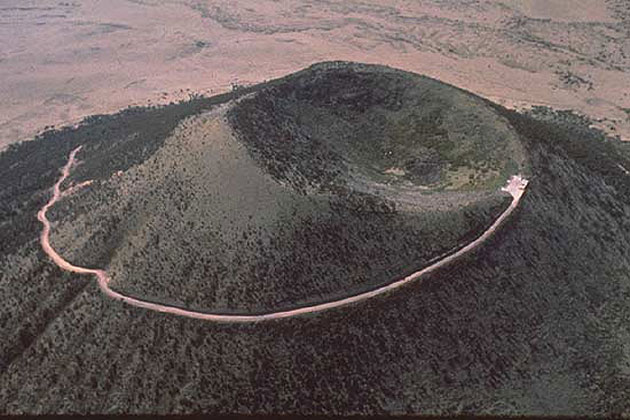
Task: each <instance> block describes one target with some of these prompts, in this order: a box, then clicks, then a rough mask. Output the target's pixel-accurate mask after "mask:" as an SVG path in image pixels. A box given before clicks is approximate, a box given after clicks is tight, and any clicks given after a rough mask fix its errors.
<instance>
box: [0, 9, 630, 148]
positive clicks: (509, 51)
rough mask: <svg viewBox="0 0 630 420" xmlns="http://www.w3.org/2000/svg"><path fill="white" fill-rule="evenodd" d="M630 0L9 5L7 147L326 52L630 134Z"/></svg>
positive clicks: (4, 94) (2, 121)
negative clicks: (564, 112)
mask: <svg viewBox="0 0 630 420" xmlns="http://www.w3.org/2000/svg"><path fill="white" fill-rule="evenodd" d="M629 39H630V8H629V6H628V5H627V3H626V2H625V1H624V0H607V1H595V0H593V1H586V0H557V1H554V2H548V1H544V0H524V1H514V0H504V1H492V2H486V1H458V2H454V1H453V2H451V1H439V0H432V1H390V2H383V1H377V0H348V1H343V2H333V1H308V0H287V1H282V2H276V1H270V0H260V1H245V0H234V1H220V0H210V1H198V0H179V1H174V0H173V1H171V0H109V1H106V2H105V1H96V0H76V1H63V2H59V1H58V0H54V1H52V0H51V1H48V0H41V1H22V0H20V1H18V0H2V1H0V40H2V42H0V80H2V83H0V98H2V101H0V150H1V149H3V148H4V147H6V146H7V145H8V144H10V143H13V142H16V141H20V140H25V139H28V138H31V137H32V136H33V135H35V134H37V133H38V132H40V131H41V130H42V129H44V127H46V126H49V125H52V126H57V127H58V126H61V125H67V124H72V123H75V122H78V121H79V120H81V119H82V118H83V117H85V116H88V115H91V114H95V113H109V112H113V111H116V110H118V109H121V108H125V107H127V106H130V105H147V104H159V103H168V102H170V101H177V100H179V99H183V98H187V97H188V95H189V94H190V93H193V92H194V93H201V94H216V93H219V92H222V91H226V90H229V89H230V88H231V85H232V84H233V83H237V84H253V83H257V82H260V81H263V80H265V79H271V78H275V77H279V76H282V75H285V74H288V73H290V72H293V71H296V70H299V69H301V68H304V67H306V66H308V65H310V64H312V63H314V62H319V61H324V60H351V61H361V62H367V63H378V64H386V65H390V66H394V67H398V68H401V69H405V70H409V71H413V72H417V73H422V74H426V75H428V76H431V77H435V78H439V79H441V80H442V81H445V82H447V83H451V84H455V85H457V86H460V87H462V88H464V89H467V90H470V91H472V92H474V93H477V94H479V95H481V96H483V97H486V98H488V99H491V100H494V101H496V102H499V103H501V104H503V105H506V106H509V107H516V108H521V107H527V106H531V105H546V106H551V107H554V108H557V109H573V110H575V111H577V112H579V113H582V114H584V115H586V116H588V117H590V118H591V119H592V120H594V121H597V125H598V126H599V127H602V128H604V129H605V130H606V131H607V132H608V133H610V134H617V135H619V136H620V137H621V138H622V139H626V140H628V139H630V116H629V115H630V114H629V112H630V89H628V86H630V72H629V69H630V41H629Z"/></svg>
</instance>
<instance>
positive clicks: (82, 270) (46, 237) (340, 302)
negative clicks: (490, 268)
mask: <svg viewBox="0 0 630 420" xmlns="http://www.w3.org/2000/svg"><path fill="white" fill-rule="evenodd" d="M81 147H82V146H79V147H77V148H76V149H74V150H73V151H72V152H71V153H70V156H69V157H68V162H67V163H66V165H65V166H64V167H63V169H62V171H61V172H62V173H61V177H60V178H59V180H58V181H57V183H56V184H55V185H54V187H53V195H52V197H51V198H50V200H49V201H48V202H47V203H46V204H45V205H44V207H42V208H41V209H40V210H39V212H38V213H37V219H38V220H39V221H40V222H41V223H42V224H43V225H44V228H43V230H42V234H41V244H42V248H43V250H44V252H46V254H48V256H49V257H50V258H51V259H52V260H53V262H54V263H55V264H57V266H59V268H61V269H63V270H66V271H70V272H73V273H78V274H92V275H95V276H96V278H97V280H98V285H99V287H100V289H101V291H102V292H103V293H104V294H105V295H107V296H109V297H110V298H113V299H117V300H121V301H123V302H124V303H127V304H129V305H132V306H136V307H138V308H144V309H149V310H152V311H157V312H164V313H168V314H173V315H179V316H184V317H187V318H195V319H202V320H205V321H215V322H228V323H236V322H257V321H266V320H271V319H280V318H289V317H294V316H297V315H302V314H310V313H315V312H321V311H325V310H327V309H332V308H338V307H340V306H345V305H349V304H352V303H356V302H361V301H363V300H366V299H369V298H371V297H374V296H377V295H380V294H383V293H385V292H387V291H390V290H393V289H396V288H398V287H401V286H402V285H404V284H407V283H410V282H412V281H414V280H416V279H418V278H419V277H421V276H422V275H424V274H427V273H430V272H432V271H435V270H437V269H438V268H440V267H443V266H445V265H447V264H449V263H451V262H453V261H454V260H456V259H458V258H460V257H461V256H463V255H465V254H467V253H468V252H470V251H472V250H473V249H475V248H476V247H478V246H479V245H481V244H482V243H483V242H485V241H486V240H487V239H488V238H489V237H490V236H492V234H493V233H494V232H495V231H496V230H497V228H498V227H499V226H500V225H501V224H502V223H503V221H505V219H506V218H507V217H508V216H509V215H510V214H511V213H512V212H513V211H514V209H516V207H517V206H518V204H519V202H520V200H521V197H522V196H523V194H524V193H525V188H526V187H527V183H528V181H527V180H526V179H524V178H523V177H521V176H520V175H514V176H512V177H511V178H510V179H509V180H508V182H507V185H506V186H505V187H503V188H501V190H502V191H506V192H508V193H510V195H512V203H510V206H509V207H508V208H507V209H506V210H505V211H504V212H503V213H501V215H500V216H499V217H498V218H497V219H496V220H495V221H494V223H492V225H491V226H490V227H489V228H488V229H486V230H485V231H484V232H483V233H482V234H481V236H479V237H478V238H477V239H475V240H473V241H472V242H470V243H468V244H467V245H466V246H464V247H462V248H460V249H459V250H457V251H455V252H453V253H452V254H449V255H447V256H445V257H444V258H441V259H439V260H438V261H436V262H434V263H433V264H431V265H429V266H428V267H425V268H423V269H422V270H419V271H416V272H415V273H412V274H410V275H409V276H407V277H404V278H402V279H399V280H396V281H393V282H391V283H389V284H386V285H384V286H381V287H378V288H376V289H373V290H370V291H367V292H362V293H359V294H356V295H353V296H349V297H346V298H342V299H337V300H332V301H329V302H324V303H318V304H315V305H307V306H302V307H299V308H295V309H290V310H286V311H277V312H268V313H263V314H243V315H236V314H234V315H230V314H214V313H207V312H199V311H192V310H187V309H182V308H178V307H176V306H170V305H164V304H159V303H153V302H148V301H146V300H142V299H138V298H134V297H131V296H127V295H124V294H122V293H120V292H117V291H115V290H113V289H111V288H110V287H109V282H110V278H109V276H108V275H107V273H106V272H105V271H104V270H100V269H94V268H86V267H79V266H76V265H73V264H71V263H69V262H68V261H66V260H65V259H64V258H63V257H62V256H61V255H59V253H57V251H55V249H54V248H53V247H52V246H51V245H50V221H49V220H48V218H47V217H46V213H47V212H48V210H49V209H50V208H51V207H52V206H53V205H54V204H55V203H56V202H57V201H59V199H60V198H62V197H64V196H67V195H69V194H70V193H72V192H73V191H75V190H76V189H78V188H80V187H84V186H87V185H89V184H90V181H86V182H83V183H81V184H78V185H76V186H74V187H71V188H69V189H67V190H65V191H61V184H62V183H63V182H64V181H65V180H66V178H68V176H69V175H70V170H71V169H72V166H73V165H74V164H75V163H76V155H77V153H78V152H79V150H81Z"/></svg>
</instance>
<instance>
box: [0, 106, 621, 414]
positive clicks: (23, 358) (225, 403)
mask: <svg viewBox="0 0 630 420" xmlns="http://www.w3.org/2000/svg"><path fill="white" fill-rule="evenodd" d="M488 105H490V106H492V107H493V108H494V109H495V110H496V112H497V113H499V114H500V115H502V116H503V118H505V119H506V120H507V121H508V122H509V124H510V125H511V127H513V130H515V132H516V133H517V135H518V139H519V141H520V143H521V144H522V146H523V148H524V150H525V153H526V155H527V158H528V161H529V163H530V170H531V173H532V177H531V183H530V186H529V187H528V192H527V194H526V195H525V197H524V199H523V201H522V204H521V207H520V208H519V209H518V210H517V213H516V215H515V216H514V217H513V218H512V220H510V221H509V222H508V225H506V226H505V228H504V229H502V230H500V231H499V232H498V234H497V235H495V236H494V237H492V238H491V239H490V240H489V241H488V242H487V243H486V245H485V246H483V247H482V248H481V249H479V250H478V251H476V252H475V253H473V254H470V255H469V256H468V257H466V258H464V259H462V260H460V261H458V262H457V263H456V264H454V265H452V266H450V267H448V268H447V269H444V270H440V271H439V272H436V273H434V274H433V275H431V276H429V277H427V278H426V279H425V280H424V281H422V282H418V283H415V284H412V285H410V286H408V287H405V288H403V289H401V290H398V291H397V292H394V293H391V294H389V295H387V296H382V297H379V298H375V299H372V300H369V301H367V302H364V303H362V304H358V305H354V306H350V307H347V308H340V309H336V310H331V311H329V312H324V313H321V314H318V315H316V316H307V317H300V318H295V319H286V320H281V321H278V322H268V323H261V324H257V325H220V324H212V323H204V322H200V321H196V320H190V319H182V318H177V317H173V316H168V315H163V314H159V313H153V312H148V311H144V310H141V309H136V308H132V307H128V306H124V305H122V304H120V303H118V302H114V301H111V300H108V299H104V298H103V297H102V296H101V294H100V292H99V291H98V288H97V286H96V285H95V282H94V281H93V280H92V279H89V278H84V277H80V276H76V275H71V274H68V273H64V272H61V271H60V270H58V269H57V268H56V267H55V266H53V265H52V264H51V263H49V262H48V261H47V260H46V258H45V256H44V255H43V253H42V252H41V251H40V250H39V247H38V243H37V234H38V232H39V230H38V226H37V225H36V221H33V222H32V226H33V227H32V231H30V232H31V233H30V234H29V233H28V229H31V228H30V227H29V226H30V225H29V224H26V223H25V222H24V224H23V230H24V231H25V233H24V234H23V236H20V235H18V234H17V233H19V232H20V230H19V229H16V228H13V230H3V231H2V246H3V248H2V253H1V254H0V270H1V271H0V273H1V280H0V293H1V294H2V295H1V296H2V302H3V307H2V309H0V331H2V333H3V336H2V337H1V338H2V340H0V342H1V343H2V347H0V360H1V361H2V365H1V368H0V369H1V370H0V412H1V413H3V414H4V413H17V412H99V413H101V412H105V413H109V412H112V413H114V412H125V413H134V412H151V413H156V412H198V411H200V410H203V411H214V412H240V413H251V412H254V413H283V412H291V413H384V412H388V413H391V412H395V413H398V412H413V413H417V412H422V413H435V412H438V413H456V412H473V413H494V414H523V413H528V414H541V413H546V414H560V413H565V414H591V415H592V414H598V413H599V414H609V415H610V414H621V413H624V412H625V413H628V412H629V411H630V404H629V402H628V401H630V395H629V391H628V390H630V379H629V372H630V331H629V327H628V325H629V323H628V320H630V274H629V273H630V257H628V247H629V245H630V194H629V193H630V191H629V189H630V176H628V175H626V174H625V172H624V170H623V169H622V168H621V167H625V168H628V169H630V150H628V149H629V148H628V145H627V144H621V143H620V142H617V141H613V140H608V139H606V138H604V137H603V136H602V135H601V134H600V133H599V132H597V131H594V130H591V129H589V128H588V126H587V122H585V121H580V120H579V118H577V117H575V116H574V115H573V114H571V113H554V112H551V111H547V110H543V109H539V110H536V111H535V112H534V113H532V114H531V115H520V114H517V113H515V112H510V111H506V110H504V109H502V108H501V107H499V106H496V105H492V104H490V103H488ZM185 106H191V105H189V104H188V105H187V104H182V105H177V106H173V108H170V111H168V112H174V110H180V111H181V110H182V109H185V108H179V107H185ZM141 112H147V113H151V112H158V111H157V110H147V111H141ZM160 112H167V111H160ZM168 112H167V113H168ZM180 115H181V114H180ZM104 118H105V119H107V118H117V117H104ZM88 127H92V128H90V129H91V130H98V128H94V127H98V125H96V126H91V125H88ZM82 129H83V130H87V129H88V128H82ZM71 132H72V130H69V131H67V132H66V134H64V135H65V136H69V135H70V134H69V133H71ZM93 132H98V131H93ZM131 134H132V132H129V133H128V135H131ZM48 136H53V133H49V134H48ZM60 136H61V135H60ZM81 137H82V136H77V137H76V138H74V139H75V140H74V141H76V142H80V141H81V140H84V138H81ZM49 138H52V137H49ZM125 138H127V137H125ZM90 141H91V142H94V147H96V145H97V144H99V143H100V142H103V145H102V146H101V147H103V148H104V147H105V145H107V144H109V142H112V141H113V139H108V138H107V137H98V136H95V137H93V138H91V140H90ZM153 141H156V142H161V141H162V140H160V139H159V138H154V139H153ZM55 144H56V145H57V147H51V148H49V149H46V146H47V144H46V143H45V142H44V141H43V140H38V141H35V142H32V143H25V144H23V145H20V146H17V147H16V148H14V149H13V150H12V151H11V153H12V154H8V153H4V154H2V155H0V163H1V166H0V168H3V170H4V168H7V167H11V166H13V165H15V166H13V170H14V171H15V174H13V173H12V174H10V176H14V178H12V179H13V182H12V183H9V182H8V181H5V179H6V177H2V178H0V191H1V192H2V194H3V200H2V203H3V205H4V203H5V202H7V201H8V202H13V203H14V204H13V205H12V207H9V208H10V209H14V210H13V211H14V213H3V218H2V222H1V223H2V225H1V226H2V229H9V227H10V226H11V225H14V224H15V223H18V221H19V220H28V219H27V218H24V219H17V218H18V217H22V216H21V215H22V214H31V215H32V216H31V217H32V218H33V220H35V219H34V217H35V213H36V211H37V208H38V207H39V205H41V204H42V203H43V202H44V201H45V199H46V196H47V194H46V193H47V190H46V188H49V187H50V186H51V185H52V184H53V183H54V180H55V178H56V176H57V168H58V167H60V166H62V165H63V163H64V161H65V158H66V156H67V152H68V151H69V149H71V148H72V147H73V145H68V146H67V149H64V147H66V146H65V142H64V141H62V137H59V140H58V143H55ZM123 144H126V142H125V141H121V142H120V145H123ZM37 145H39V147H41V148H42V149H43V150H45V152H40V151H39V147H37ZM138 146H139V144H137V146H135V147H138ZM86 147H87V146H86ZM156 149H158V148H157V147H156ZM131 150H132V149H130V151H131ZM140 151H141V148H140V149H136V150H134V151H133V155H134V156H142V155H140ZM39 153H42V154H41V155H40V154H39ZM82 153H83V152H82ZM90 153H93V154H92V155H90ZM96 153H97V152H96V151H92V152H89V151H86V152H85V154H83V155H81V156H80V158H82V159H85V163H84V164H83V166H82V167H80V168H77V171H76V177H77V178H76V180H82V179H85V178H90V177H94V176H95V175H94V174H90V175H89V176H88V175H85V178H80V176H83V175H81V172H80V170H81V171H88V170H90V165H91V164H90V162H91V161H92V160H93V156H97V155H96ZM136 153H138V154H137V155H136ZM158 153H160V151H159V150H156V151H155V152H154V153H151V152H150V151H149V150H147V151H146V155H144V157H143V158H142V159H140V160H142V161H140V160H139V161H135V162H133V164H131V162H130V166H129V167H127V166H124V159H120V161H117V163H116V165H118V166H116V165H112V166H110V167H108V168H109V169H107V170H109V171H110V173H114V172H115V171H117V170H118V169H126V168H128V171H127V172H130V173H131V172H133V171H135V170H136V168H140V167H142V166H143V165H145V164H146V163H147V162H148V161H149V160H150V159H151V157H149V155H151V156H156V154H158ZM182 153H183V152H182ZM47 155H48V156H47ZM57 155H58V156H57ZM38 156H40V157H39V158H38ZM46 157H47V158H48V159H49V160H50V161H54V160H55V159H57V160H58V162H52V163H50V164H49V163H48V160H47V159H46ZM147 157H148V159H147ZM31 159H34V160H31ZM38 159H39V160H38ZM37 165H40V166H41V171H36V169H37ZM47 165H49V166H47ZM619 165H621V167H620V166H619ZM107 170H105V169H103V170H102V171H100V172H101V174H102V176H103V179H108V176H109V174H108V173H107ZM29 171H31V172H33V173H36V174H37V176H39V175H40V172H41V173H46V171H48V172H50V173H49V175H48V176H49V178H50V179H49V180H47V179H45V176H46V175H42V176H41V178H35V179H39V181H37V182H35V181H32V180H31V179H30V178H27V176H30V175H28V174H29ZM5 175H7V176H9V175H8V174H5ZM48 181H49V182H48ZM31 182H32V184H31ZM40 182H41V185H40V184H39V183H40ZM13 183H17V184H18V185H21V186H20V187H19V188H18V189H16V190H12V191H15V193H8V192H7V193H5V191H9V188H12V187H11V185H12V184H13ZM29 185H30V186H29ZM108 188H109V187H108V184H104V185H102V186H99V188H94V189H93V190H84V191H82V192H80V193H78V194H77V195H76V196H73V197H71V198H69V199H67V201H65V202H62V203H60V206H59V209H57V210H58V211H57V212H56V213H55V214H51V217H52V218H53V220H60V222H59V223H57V224H56V225H54V228H55V229H57V230H59V231H63V230H64V229H65V226H67V225H68V224H69V223H68V221H72V220H74V219H76V220H79V219H80V218H81V217H84V215H85V214H87V213H88V209H82V208H81V206H80V201H81V200H80V199H79V198H80V197H85V198H86V199H89V197H90V194H102V195H103V197H107V196H108V194H109V192H108ZM18 193H19V194H18ZM20 194H21V195H20ZM331 194H335V193H331ZM340 196H341V195H340ZM5 197H6V198H5ZM31 197H35V198H34V199H33V200H32V202H31V204H29V203H25V204H24V205H23V206H22V207H19V206H18V203H21V202H23V201H25V200H26V198H28V199H31ZM341 197H342V196H341ZM28 206H31V207H30V208H29V207H28ZM73 212H74V213H73ZM5 214H6V215H7V216H6V217H5ZM9 214H10V216H9ZM174 214H176V213H174ZM234 214H235V215H238V212H236V211H235V212H234ZM62 215H63V219H59V218H60V217H61V216H62ZM24 217H25V216H24ZM112 225H114V223H113V222H112ZM9 232H16V233H11V234H10V235H7V234H8V233H9ZM5 235H7V236H5ZM101 236H103V238H105V237H107V235H106V233H102V234H101ZM20 238H26V239H20ZM101 240H103V239H99V237H98V235H94V237H93V238H92V239H91V241H101ZM17 241H22V242H20V243H18V242H17ZM58 242H59V243H60V244H64V243H65V240H64V238H63V237H61V236H60V237H59V238H58ZM86 248H89V247H88V246H87V245H86V246H85V247H84V248H82V249H81V250H73V249H70V248H69V249H67V250H64V252H65V251H67V252H68V253H69V254H72V255H75V256H76V258H82V256H81V253H88V251H85V250H84V249H86ZM14 250H17V251H14ZM93 253H94V257H96V253H97V251H96V247H95V250H94V251H93ZM85 258H87V256H86V257H85ZM102 258H105V257H102Z"/></svg>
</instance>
